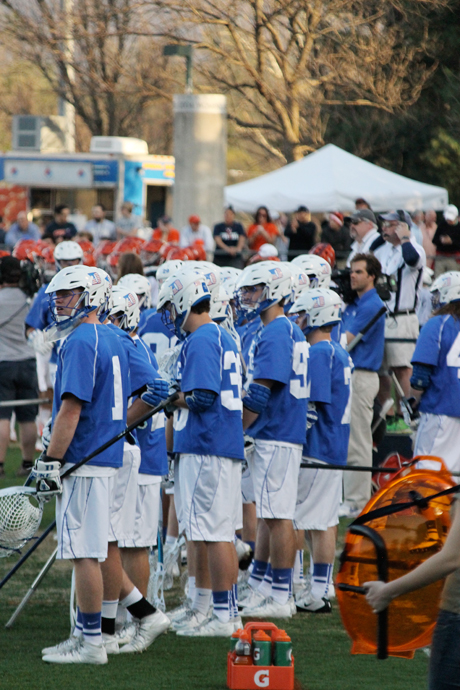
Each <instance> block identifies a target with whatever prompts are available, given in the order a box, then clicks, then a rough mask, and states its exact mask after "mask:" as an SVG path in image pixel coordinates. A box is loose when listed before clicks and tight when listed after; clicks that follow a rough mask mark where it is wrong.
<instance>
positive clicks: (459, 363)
mask: <svg viewBox="0 0 460 690" xmlns="http://www.w3.org/2000/svg"><path fill="white" fill-rule="evenodd" d="M446 362H447V366H448V367H457V376H458V378H459V379H460V333H459V335H457V337H456V338H455V340H454V342H453V343H452V347H451V348H450V350H449V352H448V353H447V357H446Z"/></svg>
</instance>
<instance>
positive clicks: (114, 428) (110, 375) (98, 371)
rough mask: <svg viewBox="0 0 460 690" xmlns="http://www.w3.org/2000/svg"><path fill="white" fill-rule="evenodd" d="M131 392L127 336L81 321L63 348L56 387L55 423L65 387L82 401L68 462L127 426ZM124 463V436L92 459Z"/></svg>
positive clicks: (102, 463)
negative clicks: (122, 338) (124, 337)
mask: <svg viewBox="0 0 460 690" xmlns="http://www.w3.org/2000/svg"><path fill="white" fill-rule="evenodd" d="M133 345H134V343H133ZM130 392H131V391H130V381H129V358H128V353H127V350H126V348H125V347H124V346H123V343H122V340H121V339H120V338H119V337H117V334H116V333H114V331H113V330H112V329H110V328H107V326H103V325H94V324H89V323H82V324H80V325H79V326H78V327H77V328H76V329H75V330H74V331H73V332H72V333H71V334H70V335H69V336H67V338H66V339H65V341H64V343H63V345H62V347H61V349H60V351H59V358H58V366H57V373H56V385H55V388H54V401H53V423H54V421H55V419H56V415H57V414H58V412H59V410H60V409H61V405H62V398H63V396H64V395H65V394H66V393H71V394H72V395H74V396H75V397H77V398H78V399H79V400H81V401H82V403H83V405H82V409H81V414H80V419H79V421H78V424H77V428H76V430H75V434H74V436H73V439H72V441H71V443H70V445H69V448H68V449H67V451H66V453H65V455H64V460H65V462H69V463H72V464H74V463H76V462H78V461H79V460H81V459H82V458H83V457H84V456H85V455H88V454H89V453H91V452H92V451H94V450H95V449H96V448H97V447H98V446H101V445H103V444H104V443H106V441H108V440H109V439H111V438H113V437H114V436H116V435H117V434H119V433H120V432H122V431H123V430H124V429H125V428H126V410H127V401H128V396H129V394H130ZM122 463H123V440H121V441H119V442H118V443H115V444H114V445H113V446H111V447H110V448H108V449H107V450H105V451H103V452H102V453H100V454H99V455H96V457H95V458H94V459H93V460H90V462H89V463H88V464H89V465H99V466H103V467H121V465H122Z"/></svg>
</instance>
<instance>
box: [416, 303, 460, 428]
mask: <svg viewBox="0 0 460 690" xmlns="http://www.w3.org/2000/svg"><path fill="white" fill-rule="evenodd" d="M412 363H413V364H415V363H419V364H428V365H430V366H432V367H433V372H432V375H431V381H430V385H429V386H428V388H427V389H426V390H425V391H424V393H423V395H422V398H421V400H420V411H421V412H431V413H432V414H445V415H448V416H449V417H460V321H459V320H458V319H455V318H454V317H453V316H449V315H445V316H433V317H432V318H431V319H430V320H429V321H427V323H426V324H425V325H424V326H423V328H422V330H421V331H420V335H419V337H418V340H417V345H416V347H415V352H414V354H413V356H412Z"/></svg>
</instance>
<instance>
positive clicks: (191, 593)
mask: <svg viewBox="0 0 460 690" xmlns="http://www.w3.org/2000/svg"><path fill="white" fill-rule="evenodd" d="M195 589H196V578H195V576H194V575H189V578H188V594H187V596H188V598H189V599H191V600H192V601H193V600H194V598H195Z"/></svg>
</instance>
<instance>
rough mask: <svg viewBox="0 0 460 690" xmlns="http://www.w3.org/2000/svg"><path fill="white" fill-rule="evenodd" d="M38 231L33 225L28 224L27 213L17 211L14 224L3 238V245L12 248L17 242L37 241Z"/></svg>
mask: <svg viewBox="0 0 460 690" xmlns="http://www.w3.org/2000/svg"><path fill="white" fill-rule="evenodd" d="M39 239H40V230H39V228H38V225H35V223H29V220H28V218H27V213H26V212H25V211H19V213H18V216H17V218H16V222H15V223H13V225H12V226H11V227H10V229H9V230H8V232H7V233H6V237H5V244H7V245H9V246H10V247H14V245H15V244H16V242H19V240H39Z"/></svg>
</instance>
